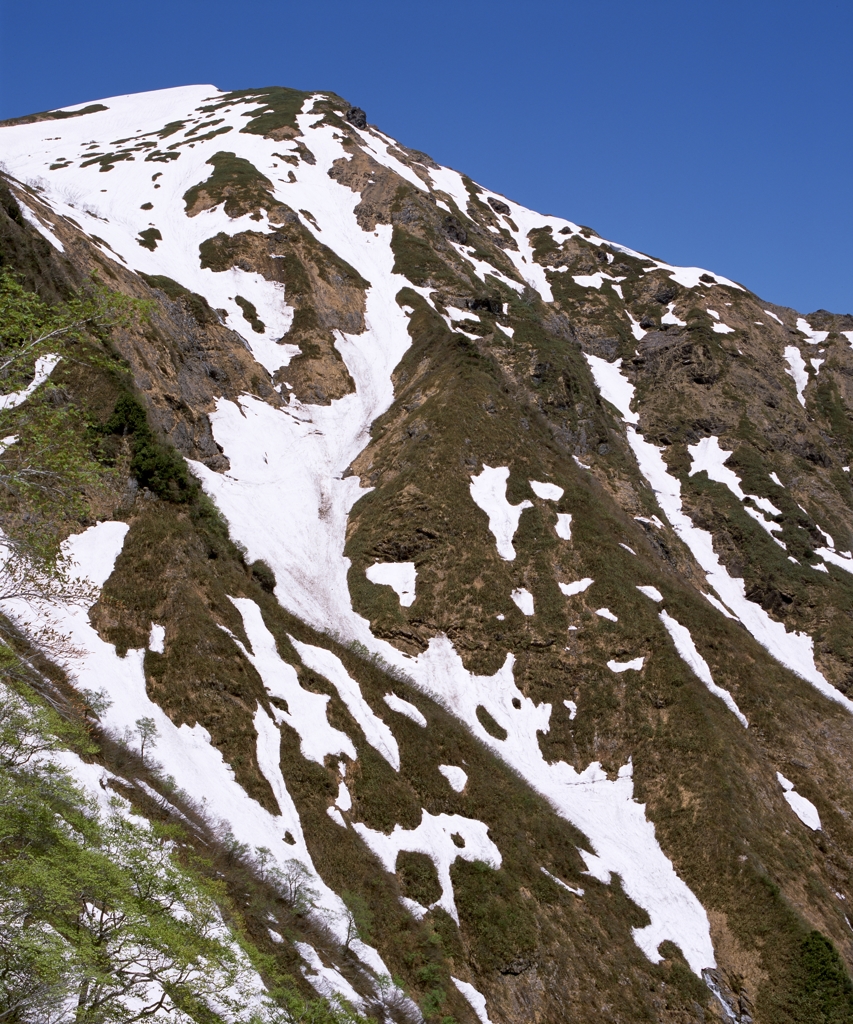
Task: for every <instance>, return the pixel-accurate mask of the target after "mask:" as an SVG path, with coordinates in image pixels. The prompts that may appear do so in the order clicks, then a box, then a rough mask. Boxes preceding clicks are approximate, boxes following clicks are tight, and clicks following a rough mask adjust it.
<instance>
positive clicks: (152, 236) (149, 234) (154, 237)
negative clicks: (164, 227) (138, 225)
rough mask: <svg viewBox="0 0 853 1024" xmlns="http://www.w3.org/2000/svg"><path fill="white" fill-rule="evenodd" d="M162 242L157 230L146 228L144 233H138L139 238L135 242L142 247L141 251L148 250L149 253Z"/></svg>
mask: <svg viewBox="0 0 853 1024" xmlns="http://www.w3.org/2000/svg"><path fill="white" fill-rule="evenodd" d="M162 240H163V236H162V235H161V234H160V230H159V228H146V229H145V230H144V231H140V232H139V238H137V242H139V244H140V245H141V246H142V248H143V249H149V250H150V251H151V252H154V250H155V249H156V248H157V243H158V242H161V241H162Z"/></svg>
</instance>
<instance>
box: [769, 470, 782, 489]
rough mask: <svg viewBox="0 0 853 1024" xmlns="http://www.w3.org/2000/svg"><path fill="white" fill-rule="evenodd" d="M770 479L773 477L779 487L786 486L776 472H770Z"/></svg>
mask: <svg viewBox="0 0 853 1024" xmlns="http://www.w3.org/2000/svg"><path fill="white" fill-rule="evenodd" d="M770 479H771V480H772V481H773V483H774V484H776V486H777V487H784V486H785V485H784V484H783V483H782V481H781V480H780V479H779V477H778V476H776V474H775V473H771V474H770Z"/></svg>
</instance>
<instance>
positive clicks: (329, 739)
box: [226, 597, 357, 764]
mask: <svg viewBox="0 0 853 1024" xmlns="http://www.w3.org/2000/svg"><path fill="white" fill-rule="evenodd" d="M231 601H232V602H233V604H234V606H235V607H236V609H237V611H238V612H239V613H240V616H241V618H242V619H243V628H244V629H245V631H246V636H247V637H248V639H249V643H250V644H251V648H252V649H251V652H250V651H249V650H248V649H247V648H246V647H244V645H243V643H242V642H241V641H240V640H239V639H238V638H237V637H236V636H234V634H233V633H230V631H227V630H226V632H229V636H231V639H232V640H233V641H234V643H235V644H236V645H237V646H238V647H239V648H240V650H241V651H242V652H243V655H244V656H245V657H246V658H247V660H248V661H249V662H250V663H251V664H252V665H253V666H254V668H255V669H256V671H257V673H258V675H259V676H260V677H261V679H262V680H263V684H264V687H265V688H266V691H267V693H268V694H269V695H270V696H271V697H275V698H277V699H278V700H283V701H284V702H285V703H286V704H287V711H282V710H281V709H280V708H278V707H276V706H275V705H274V704H273V705H272V711H273V715H275V718H276V721H278V722H279V723H286V724H287V725H289V726H290V727H291V728H292V729H294V730H295V732H296V733H297V734H298V736H299V749H300V751H301V753H302V756H303V757H305V758H307V759H308V760H309V761H316V762H317V764H323V763H324V761H325V758H326V755H327V754H346V755H347V757H349V758H351V759H352V760H353V761H354V760H355V759H356V756H357V755H356V750H355V746H354V744H353V742H352V740H351V739H350V738H349V736H347V734H346V733H344V732H341V731H340V730H339V729H335V728H334V727H333V726H331V725H330V724H329V720H328V716H327V705H328V703H329V700H330V699H331V698H330V697H328V696H327V695H326V694H325V693H314V691H313V690H306V689H304V688H303V687H302V686H301V685H300V683H299V676H298V675H297V674H296V669H295V668H294V667H293V666H292V665H289V664H288V663H287V662H286V661H282V659H281V657H280V656H279V653H278V649H277V648H276V643H275V637H274V636H273V635H272V633H271V632H270V631H269V630H268V629H267V627H266V624H265V623H264V620H263V618H262V616H261V610H260V608H259V607H258V606H257V604H255V602H254V601H251V600H249V599H248V598H244V597H232V598H231Z"/></svg>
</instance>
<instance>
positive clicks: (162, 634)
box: [148, 622, 166, 654]
mask: <svg viewBox="0 0 853 1024" xmlns="http://www.w3.org/2000/svg"><path fill="white" fill-rule="evenodd" d="M148 650H149V651H153V652H154V653H155V654H163V653H164V652H165V650H166V627H165V626H158V625H156V624H155V623H153V622H152V623H151V632H150V633H149V634H148Z"/></svg>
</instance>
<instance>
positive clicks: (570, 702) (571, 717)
mask: <svg viewBox="0 0 853 1024" xmlns="http://www.w3.org/2000/svg"><path fill="white" fill-rule="evenodd" d="M563 703H564V704H565V706H566V707H567V708H568V709H569V721H570V722H573V721H574V720H575V715H577V713H578V706H577V704H575V702H574V701H573V700H564V701H563Z"/></svg>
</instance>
